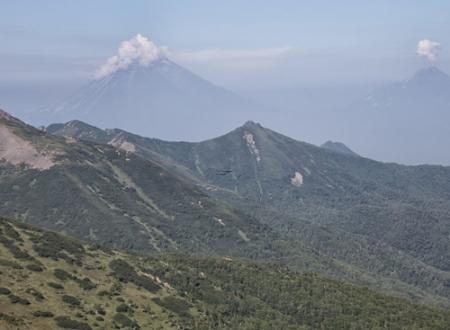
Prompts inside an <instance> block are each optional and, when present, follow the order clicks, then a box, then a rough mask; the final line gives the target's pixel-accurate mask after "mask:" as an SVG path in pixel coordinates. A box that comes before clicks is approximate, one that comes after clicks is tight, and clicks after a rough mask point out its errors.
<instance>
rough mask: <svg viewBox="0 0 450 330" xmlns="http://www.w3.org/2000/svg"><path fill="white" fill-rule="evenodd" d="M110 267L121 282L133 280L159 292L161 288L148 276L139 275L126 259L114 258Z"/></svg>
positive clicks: (139, 284)
mask: <svg viewBox="0 0 450 330" xmlns="http://www.w3.org/2000/svg"><path fill="white" fill-rule="evenodd" d="M109 267H110V268H111V269H112V270H113V272H114V273H113V275H114V277H115V278H117V279H118V280H119V281H121V282H124V283H127V282H131V283H133V284H135V285H137V286H140V287H143V288H144V289H146V290H147V291H149V292H153V293H154V292H157V291H158V290H159V289H160V287H159V285H157V284H156V283H155V282H153V281H152V280H151V279H150V278H148V277H147V276H143V275H139V274H138V273H137V272H136V270H135V269H134V268H133V266H131V265H130V264H129V263H127V262H126V261H124V260H121V259H116V260H113V261H111V262H110V263H109Z"/></svg>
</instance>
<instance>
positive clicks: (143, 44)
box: [95, 34, 168, 79]
mask: <svg viewBox="0 0 450 330" xmlns="http://www.w3.org/2000/svg"><path fill="white" fill-rule="evenodd" d="M167 54H168V50H167V47H160V46H158V45H156V44H155V43H154V42H153V41H151V40H150V39H148V38H146V37H144V36H142V35H141V34H137V35H136V36H134V37H133V38H131V39H130V40H126V41H123V42H122V43H121V44H120V46H119V48H118V50H117V54H116V55H114V56H112V57H110V58H109V59H108V60H107V61H106V62H105V63H104V64H103V65H102V66H101V67H100V68H99V69H98V70H97V72H96V73H95V77H96V78H97V79H99V78H103V77H105V76H108V75H110V74H112V73H114V72H116V71H117V70H120V69H126V68H127V67H128V66H129V65H130V64H132V63H133V62H135V61H138V62H139V64H141V65H143V66H147V65H149V64H150V63H151V62H153V61H155V60H158V59H160V58H162V57H165V56H167Z"/></svg>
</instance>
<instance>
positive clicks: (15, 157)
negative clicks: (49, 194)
mask: <svg viewBox="0 0 450 330" xmlns="http://www.w3.org/2000/svg"><path fill="white" fill-rule="evenodd" d="M0 116H2V114H1V113H0ZM0 159H3V160H6V161H7V162H8V163H11V164H13V165H19V164H22V163H25V164H27V165H29V166H30V167H32V168H34V169H38V170H47V169H49V168H50V167H52V166H53V165H55V163H54V162H53V160H52V158H51V155H48V154H43V153H40V152H38V151H37V150H36V148H35V147H34V146H33V145H32V144H31V143H30V142H29V141H27V140H25V139H23V138H21V137H19V136H17V135H15V134H14V133H13V132H12V131H11V130H10V129H9V128H7V127H5V126H3V125H0Z"/></svg>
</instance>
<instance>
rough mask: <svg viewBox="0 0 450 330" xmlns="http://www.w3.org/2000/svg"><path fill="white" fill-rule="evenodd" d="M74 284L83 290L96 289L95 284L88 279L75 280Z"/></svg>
mask: <svg viewBox="0 0 450 330" xmlns="http://www.w3.org/2000/svg"><path fill="white" fill-rule="evenodd" d="M76 282H77V283H78V285H79V286H80V288H82V289H83V290H86V291H87V290H93V289H95V288H96V287H97V285H96V284H95V283H93V282H92V281H91V280H90V279H89V278H88V277H85V278H83V279H82V280H79V279H77V280H76Z"/></svg>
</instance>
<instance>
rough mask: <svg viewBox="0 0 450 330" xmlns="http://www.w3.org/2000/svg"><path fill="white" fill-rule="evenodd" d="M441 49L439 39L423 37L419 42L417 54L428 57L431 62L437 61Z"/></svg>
mask: <svg viewBox="0 0 450 330" xmlns="http://www.w3.org/2000/svg"><path fill="white" fill-rule="evenodd" d="M440 50H441V44H440V43H439V42H437V41H432V40H429V39H423V40H420V41H419V43H418V44H417V54H419V56H423V57H426V58H427V59H428V61H430V62H431V63H434V62H436V61H437V59H438V56H439V51H440Z"/></svg>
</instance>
